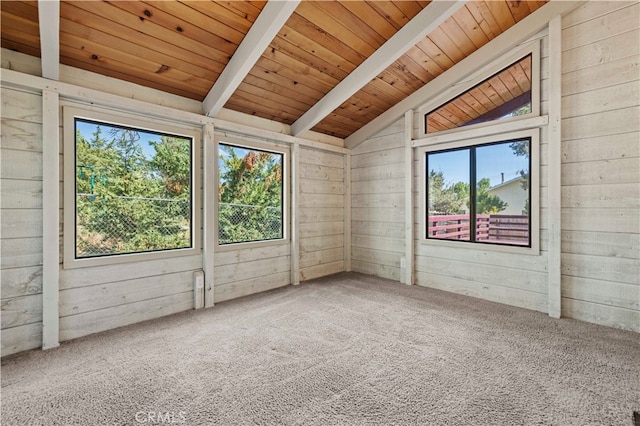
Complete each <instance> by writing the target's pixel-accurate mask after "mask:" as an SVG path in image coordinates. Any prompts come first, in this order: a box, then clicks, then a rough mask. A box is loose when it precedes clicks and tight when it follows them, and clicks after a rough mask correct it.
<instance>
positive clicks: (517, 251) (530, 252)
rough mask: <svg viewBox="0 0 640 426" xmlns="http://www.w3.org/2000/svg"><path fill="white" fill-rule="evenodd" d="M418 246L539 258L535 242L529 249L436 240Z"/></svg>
mask: <svg viewBox="0 0 640 426" xmlns="http://www.w3.org/2000/svg"><path fill="white" fill-rule="evenodd" d="M420 244H422V245H427V246H434V247H451V248H457V249H462V250H476V251H493V252H501V253H513V254H524V255H529V256H539V255H540V246H539V244H537V243H536V241H532V246H531V247H518V246H506V245H497V244H490V243H472V242H468V241H454V240H437V239H426V238H422V239H421V240H420Z"/></svg>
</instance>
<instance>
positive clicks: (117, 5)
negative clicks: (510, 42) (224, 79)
mask: <svg viewBox="0 0 640 426" xmlns="http://www.w3.org/2000/svg"><path fill="white" fill-rule="evenodd" d="M544 3H545V2H543V1H518V2H512V1H507V0H500V1H474V2H470V3H469V4H467V5H466V6H465V7H463V8H461V9H460V10H459V11H458V12H457V13H455V14H454V15H453V16H452V17H450V18H449V19H447V20H446V21H445V22H444V23H443V24H442V25H441V26H440V27H439V28H437V29H436V30H434V31H433V32H432V33H431V34H429V35H428V36H427V37H425V38H424V40H422V41H420V42H419V43H418V44H417V45H416V46H414V47H413V48H411V49H409V51H408V52H406V54H405V55H404V56H403V57H402V58H400V59H399V60H397V61H396V62H395V63H393V64H392V65H391V66H389V67H388V68H387V69H386V70H384V71H383V72H382V73H380V74H379V75H378V76H377V77H376V78H375V79H373V80H372V81H371V82H369V83H368V84H367V85H366V86H365V87H363V88H362V89H361V90H360V91H359V92H358V93H356V94H355V95H354V96H352V97H351V98H350V99H349V100H347V101H345V102H344V103H343V104H342V105H340V107H338V108H336V110H335V111H333V112H332V113H331V114H329V115H328V116H327V117H326V118H325V119H324V120H323V121H321V122H320V123H318V124H317V125H316V126H315V127H314V130H316V131H319V132H322V133H325V134H329V135H333V136H338V137H342V138H344V137H346V136H348V135H350V134H351V133H353V132H354V131H355V130H357V129H359V128H360V127H362V126H363V125H364V124H366V123H368V122H369V121H371V120H373V119H374V118H376V117H377V116H379V115H380V114H381V113H383V112H384V111H386V110H387V109H388V108H389V107H391V106H393V105H394V104H396V103H397V102H400V101H402V100H403V99H404V98H406V97H407V96H409V95H410V94H411V93H413V92H414V91H415V90H417V89H419V88H421V87H422V86H423V85H424V84H426V83H427V82H429V81H431V80H433V79H434V78H435V77H437V76H438V75H440V74H442V73H443V72H445V71H446V70H447V69H449V68H450V67H451V66H453V65H454V64H456V63H457V62H459V61H460V60H462V59H463V58H464V57H466V56H467V55H469V54H470V53H472V52H474V51H475V50H476V49H478V48H479V47H481V46H483V45H484V44H486V43H487V42H489V41H490V40H491V39H493V38H495V37H496V36H497V35H499V34H500V33H502V32H503V31H504V30H505V29H507V28H510V27H511V26H512V25H514V24H515V23H516V22H518V21H520V20H522V19H523V18H524V17H526V16H527V15H529V14H530V13H531V12H533V11H535V10H536V9H537V8H539V7H540V6H541V5H543V4H544ZM265 4H266V2H265V1H252V2H247V1H237V2H222V1H208V2H193V1H174V2H157V1H137V2H134V1H117V2H100V1H91V2H76V1H63V2H61V8H60V15H61V20H60V61H61V63H62V64H65V65H70V66H73V67H77V68H81V69H84V70H87V71H92V72H96V73H99V74H102V75H106V76H109V77H114V78H118V79H121V80H125V81H129V82H132V83H136V84H140V85H143V86H146V87H151V88H155V89H158V90H162V91H165V92H168V93H173V94H176V95H179V96H183V97H187V98H191V99H196V100H202V99H204V97H205V95H206V94H207V93H208V91H209V89H210V88H211V87H212V86H213V84H214V83H215V81H216V80H217V78H218V77H219V76H220V74H221V72H222V70H223V69H224V67H225V66H226V65H227V63H228V61H229V59H230V57H231V56H232V55H233V54H234V53H235V51H236V49H237V47H238V45H239V44H240V43H241V42H242V40H243V39H244V37H245V35H246V33H247V32H248V31H249V29H250V28H251V27H252V25H253V24H254V22H255V20H256V19H257V17H258V15H259V14H260V12H261V10H262V8H263V7H264V5H265ZM428 4H429V2H428V1H424V0H420V1H415V0H406V1H389V2H361V1H358V2H354V1H348V0H344V1H335V2H334V1H332V2H326V1H304V2H301V3H300V5H299V6H298V8H297V9H296V11H295V12H294V13H293V14H292V16H291V17H290V18H289V20H288V21H287V23H286V24H285V25H284V26H283V28H282V29H281V30H280V32H279V33H278V35H277V36H276V37H275V38H274V40H273V41H272V42H271V45H270V46H269V48H268V49H266V51H265V52H264V53H263V55H262V57H261V58H260V60H259V61H258V63H257V64H256V65H255V66H254V67H253V69H252V70H251V72H250V73H249V75H248V76H247V77H246V78H245V79H244V81H243V82H242V84H241V85H240V87H239V88H238V90H236V92H235V93H234V94H233V96H232V97H231V98H230V99H229V100H228V102H227V103H226V105H225V106H226V108H229V109H231V110H235V111H239V112H243V113H246V114H250V115H255V116H258V117H261V118H266V119H270V120H275V121H278V122H281V123H285V124H291V123H293V122H295V121H296V120H297V119H298V118H299V117H300V116H302V114H304V113H305V112H306V111H307V110H309V108H311V107H312V106H313V105H314V104H315V103H316V102H318V101H319V100H320V99H321V98H322V97H323V96H324V95H326V94H327V93H329V91H331V90H332V89H333V88H334V87H335V86H336V85H337V84H338V83H339V82H340V81H342V80H343V79H344V78H345V77H346V76H347V75H349V73H351V72H352V71H353V70H354V69H356V67H358V66H359V65H360V64H362V63H363V62H364V61H365V60H366V59H367V58H368V57H369V56H370V55H371V54H372V53H373V52H375V51H376V49H378V48H379V47H380V46H382V44H384V43H385V42H386V41H387V40H388V39H389V38H391V37H392V36H393V35H394V34H395V33H396V32H397V31H398V30H400V29H401V28H402V27H403V26H404V25H405V24H406V23H407V22H409V21H410V20H411V19H412V18H414V17H415V16H416V15H417V14H418V13H419V12H420V11H421V10H422V9H423V8H424V7H426V6H427V5H428ZM1 10H2V30H1V31H2V34H1V36H2V46H3V47H6V48H9V49H14V50H18V51H20V52H23V53H26V54H29V55H35V56H40V39H39V28H38V8H37V2H36V1H8V2H2V5H1ZM514 78H515V81H516V82H517V83H518V85H520V86H521V88H522V84H520V82H519V81H518V79H517V78H516V76H514ZM510 83H511V84H512V86H513V81H510ZM499 89H502V92H500V91H498V92H496V93H504V92H507V91H511V89H510V88H509V85H508V84H506V82H505V87H500V88H499ZM494 96H499V95H497V94H494ZM484 101H485V103H486V102H487V101H488V98H487V99H485V100H484ZM473 102H475V104H469V105H458V106H457V107H458V108H459V110H461V111H464V114H467V115H471V116H472V114H471V112H472V111H475V110H478V108H479V109H480V111H482V110H483V108H484V109H486V107H483V106H482V105H480V104H482V103H483V101H482V100H478V101H477V102H476V101H475V100H474V101H473ZM473 102H472V103H473ZM480 113H482V112H480Z"/></svg>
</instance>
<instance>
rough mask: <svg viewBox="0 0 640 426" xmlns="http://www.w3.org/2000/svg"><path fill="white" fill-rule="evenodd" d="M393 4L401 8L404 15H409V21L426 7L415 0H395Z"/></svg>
mask: <svg viewBox="0 0 640 426" xmlns="http://www.w3.org/2000/svg"><path fill="white" fill-rule="evenodd" d="M393 5H394V6H395V7H397V8H398V9H400V11H401V12H402V13H403V14H404V16H406V17H407V21H410V20H412V19H413V17H414V16H416V15H417V14H418V13H420V12H421V11H422V9H424V7H423V6H421V5H420V4H419V3H418V2H417V1H413V0H411V1H407V0H404V1H395V2H393Z"/></svg>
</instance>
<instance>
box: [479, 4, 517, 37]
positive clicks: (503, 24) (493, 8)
mask: <svg viewBox="0 0 640 426" xmlns="http://www.w3.org/2000/svg"><path fill="white" fill-rule="evenodd" d="M507 1H508V0H494V1H491V0H489V1H487V2H486V3H487V7H488V8H489V11H490V12H491V14H492V15H493V17H494V19H495V20H496V22H497V23H498V25H499V26H500V29H501V30H502V31H506V30H508V29H509V28H511V27H512V26H513V25H514V24H515V23H516V20H515V19H513V15H511V10H509V6H507Z"/></svg>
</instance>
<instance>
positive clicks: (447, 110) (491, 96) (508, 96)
mask: <svg viewBox="0 0 640 426" xmlns="http://www.w3.org/2000/svg"><path fill="white" fill-rule="evenodd" d="M531 61H532V56H531V55H528V56H526V57H524V58H523V59H521V60H519V61H518V62H516V63H514V64H512V65H511V66H509V67H507V68H505V69H503V70H502V71H500V72H498V73H497V74H495V75H493V76H492V77H489V78H488V79H486V80H484V81H483V82H482V83H480V84H478V85H476V86H474V87H473V88H471V89H469V90H467V91H466V92H464V93H463V94H461V95H459V96H458V97H456V98H455V99H453V100H451V101H449V102H447V103H446V104H444V105H442V106H440V107H439V108H437V109H435V110H434V111H431V112H429V113H427V114H425V128H426V131H427V133H434V132H439V131H443V130H450V129H455V128H458V127H463V126H469V125H472V124H477V123H485V122H488V121H493V120H501V119H505V118H510V117H515V116H519V115H525V114H529V113H531V111H532V109H531Z"/></svg>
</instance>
